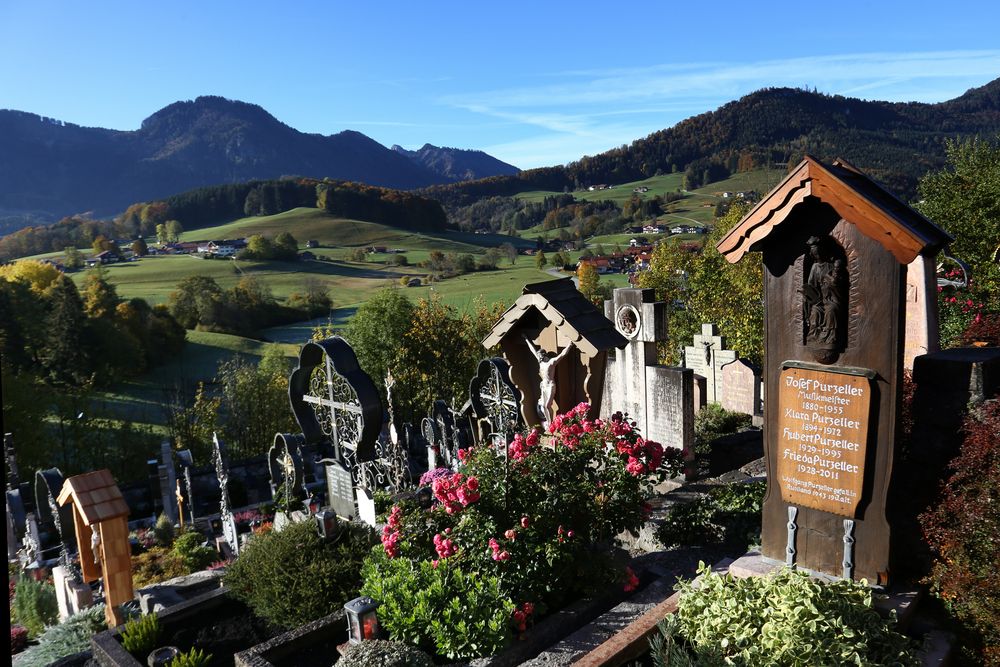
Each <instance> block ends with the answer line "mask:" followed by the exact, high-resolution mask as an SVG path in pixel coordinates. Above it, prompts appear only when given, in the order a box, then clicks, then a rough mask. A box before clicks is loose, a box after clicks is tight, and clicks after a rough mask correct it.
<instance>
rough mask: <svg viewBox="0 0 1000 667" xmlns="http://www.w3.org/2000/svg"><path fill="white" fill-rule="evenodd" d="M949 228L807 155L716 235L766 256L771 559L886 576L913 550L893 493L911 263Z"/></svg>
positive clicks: (849, 170) (851, 172)
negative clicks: (895, 516) (902, 547)
mask: <svg viewBox="0 0 1000 667" xmlns="http://www.w3.org/2000/svg"><path fill="white" fill-rule="evenodd" d="M949 240H950V237H949V236H948V235H947V234H946V233H944V232H943V231H941V230H940V229H939V228H938V227H936V226H935V225H934V224H933V223H931V222H930V221H928V220H927V219H926V218H924V217H923V216H922V215H920V214H919V213H917V212H916V211H914V210H913V209H911V208H909V207H908V206H906V205H905V204H903V203H902V202H900V201H899V200H898V199H896V198H895V197H893V196H892V195H890V194H889V193H887V192H886V191H885V190H883V189H882V188H881V187H880V186H879V185H877V184H876V183H875V182H874V181H872V180H871V179H869V178H868V177H867V176H865V175H864V174H862V173H861V172H859V171H858V170H857V169H856V168H854V167H853V166H851V165H850V164H848V163H846V162H844V161H840V160H838V161H835V162H834V163H833V164H832V165H826V164H823V163H821V162H819V161H818V160H816V159H814V158H812V157H806V158H805V159H804V160H803V161H802V162H801V163H800V164H799V165H798V166H797V167H795V169H794V170H792V172H791V173H790V174H789V175H788V176H787V177H786V178H785V179H784V180H783V181H782V182H781V184H779V185H778V186H777V187H776V188H775V189H774V190H772V191H771V192H770V193H769V194H768V195H767V196H766V197H765V198H764V199H763V200H762V201H761V202H760V203H759V204H757V206H755V207H754V208H753V210H751V211H750V212H749V213H748V214H747V215H746V216H745V217H744V218H743V220H741V221H740V222H739V224H738V225H737V226H736V227H735V228H733V230H732V231H730V233H729V234H728V235H726V237H725V238H723V239H722V241H720V242H719V244H718V246H717V247H718V250H719V252H721V253H722V254H723V256H725V258H726V259H727V260H728V261H730V262H736V261H738V260H739V259H740V258H741V257H743V256H744V255H745V254H746V253H747V252H751V251H759V252H761V253H762V254H763V265H764V268H763V271H764V296H765V304H766V305H765V325H764V326H765V344H764V349H765V351H766V359H765V370H764V382H765V383H766V386H765V392H764V393H765V396H766V406H765V409H764V415H765V422H764V446H765V455H766V461H767V475H768V490H767V496H766V497H765V500H764V509H763V534H762V553H763V555H764V556H765V557H767V558H773V559H779V560H783V561H785V562H787V563H790V564H796V565H799V566H802V567H804V568H807V569H810V570H813V571H818V572H823V573H827V574H832V575H836V576H843V577H845V578H856V579H860V578H866V579H868V580H869V581H870V582H872V583H885V582H887V581H888V579H889V572H890V568H891V561H892V559H893V558H894V557H896V556H898V555H903V556H905V554H894V553H893V551H892V547H893V542H894V539H895V538H894V536H893V522H892V519H891V510H892V507H891V506H892V502H893V499H892V493H890V491H891V487H892V484H893V472H894V469H893V459H894V456H895V455H896V452H895V449H896V421H897V415H898V411H899V402H900V387H901V382H902V371H903V364H902V354H903V341H904V318H905V306H904V293H905V288H906V270H907V265H909V264H910V263H911V262H914V260H915V259H917V258H919V257H922V258H925V259H927V258H930V259H933V257H934V255H935V254H936V253H937V252H938V250H939V249H940V248H941V247H942V246H943V245H944V244H945V243H947V242H948V241H949ZM895 483H896V484H897V485H898V484H900V481H899V480H898V479H897V480H895ZM899 492H901V493H905V492H906V491H905V489H899Z"/></svg>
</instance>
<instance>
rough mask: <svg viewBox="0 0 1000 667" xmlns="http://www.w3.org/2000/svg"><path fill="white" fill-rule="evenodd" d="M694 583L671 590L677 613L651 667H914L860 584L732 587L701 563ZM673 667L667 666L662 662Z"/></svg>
mask: <svg viewBox="0 0 1000 667" xmlns="http://www.w3.org/2000/svg"><path fill="white" fill-rule="evenodd" d="M699 574H700V575H701V578H700V579H699V580H698V581H697V584H695V582H691V581H682V582H680V583H679V584H678V585H677V587H676V588H677V590H678V591H680V599H679V601H678V605H677V613H676V614H673V615H671V616H669V617H668V618H667V619H666V622H665V623H664V624H663V625H662V626H661V635H660V637H659V639H657V640H654V641H653V642H651V643H652V655H653V662H654V664H658V665H667V664H669V665H684V664H692V663H685V661H684V659H683V658H681V657H679V655H678V652H679V651H680V650H682V647H683V649H685V650H686V651H687V652H688V656H687V657H688V658H693V663H696V664H698V665H723V664H725V665H774V666H782V665H848V664H849V665H916V664H919V661H918V660H917V656H916V647H915V645H914V642H913V641H912V640H910V639H909V638H907V637H906V636H904V635H902V634H899V633H898V632H895V631H894V630H893V626H894V625H895V619H894V618H892V619H889V620H885V619H883V618H882V617H880V616H879V614H878V612H877V611H875V610H874V609H872V593H871V590H870V589H869V588H868V586H867V584H865V583H864V582H862V583H855V582H851V581H843V580H842V581H836V582H833V583H828V584H824V583H820V582H818V581H816V580H813V579H810V578H809V576H808V575H806V574H804V573H802V572H799V571H796V570H789V569H781V570H779V571H778V572H776V573H774V574H772V575H770V576H767V577H747V578H745V579H736V578H734V577H732V576H730V575H718V574H714V573H712V571H711V569H710V568H708V567H707V566H705V565H704V563H702V564H701V565H700V567H699ZM671 655H672V656H673V660H672V661H670V656H671Z"/></svg>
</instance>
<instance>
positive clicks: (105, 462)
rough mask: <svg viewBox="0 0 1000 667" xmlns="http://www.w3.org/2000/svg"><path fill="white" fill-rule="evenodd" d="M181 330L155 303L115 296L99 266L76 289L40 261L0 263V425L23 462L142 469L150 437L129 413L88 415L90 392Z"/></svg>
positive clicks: (126, 373)
mask: <svg viewBox="0 0 1000 667" xmlns="http://www.w3.org/2000/svg"><path fill="white" fill-rule="evenodd" d="M184 339H185V335H184V329H183V327H181V326H180V325H179V324H178V323H177V321H176V320H175V319H174V317H173V316H172V315H171V314H170V312H169V311H168V310H167V309H166V308H165V307H164V306H152V307H151V306H150V305H149V304H148V303H146V301H144V300H143V299H128V300H126V299H122V298H120V297H119V296H118V294H117V292H116V290H115V287H114V286H113V285H111V284H110V283H109V282H108V281H107V280H106V278H105V276H104V274H103V272H102V271H100V270H94V271H91V272H90V273H88V274H87V275H86V276H85V277H84V279H83V282H82V285H81V286H80V288H79V289H78V288H77V286H76V284H75V283H74V282H73V281H72V280H71V279H70V278H68V277H67V276H65V275H64V274H62V273H61V272H59V271H58V270H57V269H56V268H55V267H53V266H52V265H50V264H47V263H44V262H37V261H30V260H22V261H20V262H17V263H15V264H10V265H6V266H3V267H0V374H2V378H3V392H2V393H3V414H4V429H5V430H6V431H9V432H12V433H14V434H15V437H16V441H15V442H16V445H17V455H18V461H19V463H20V464H21V465H22V466H23V469H25V470H34V469H37V468H48V467H51V466H53V465H56V466H58V467H59V468H60V469H61V470H62V471H63V472H64V473H65V474H75V473H78V472H85V471H87V470H92V469H95V468H102V467H106V468H110V469H111V470H112V472H113V474H115V476H116V477H118V478H120V479H132V478H135V477H136V476H138V475H141V474H143V470H144V465H145V461H146V459H147V458H148V455H149V454H150V452H151V451H152V448H153V447H154V446H155V440H156V439H155V437H154V436H153V434H152V433H151V432H150V431H149V430H148V429H147V428H143V427H139V426H137V425H136V424H134V423H132V422H131V421H130V420H129V419H121V420H116V419H108V418H101V417H96V416H94V414H93V410H92V407H93V402H94V399H95V394H94V392H95V390H96V389H98V388H101V387H107V386H109V385H111V384H113V383H115V382H117V381H120V380H122V379H126V378H130V377H135V376H137V375H140V374H142V373H144V372H146V371H147V370H149V369H150V368H152V367H154V366H156V365H159V364H161V363H163V362H164V361H166V360H167V359H170V358H171V357H173V356H175V355H177V354H179V353H180V351H181V349H182V348H183V346H184Z"/></svg>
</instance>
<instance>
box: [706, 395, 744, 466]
mask: <svg viewBox="0 0 1000 667" xmlns="http://www.w3.org/2000/svg"><path fill="white" fill-rule="evenodd" d="M752 422H753V418H752V417H751V416H750V415H746V414H743V413H742V412H730V411H729V410H726V409H725V408H723V407H722V406H721V405H719V404H718V403H709V404H708V405H706V406H705V407H703V408H702V409H701V410H699V411H698V414H697V415H695V417H694V446H695V451H696V452H697V453H698V454H707V453H709V451H711V445H712V441H714V440H715V439H717V438H721V437H722V436H725V435H731V434H733V433H738V432H740V431H743V430H745V429H746V428H748V427H749V426H750V424H751V423H752Z"/></svg>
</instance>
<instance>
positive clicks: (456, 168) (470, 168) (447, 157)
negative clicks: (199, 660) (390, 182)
mask: <svg viewBox="0 0 1000 667" xmlns="http://www.w3.org/2000/svg"><path fill="white" fill-rule="evenodd" d="M391 150H393V151H396V152H397V153H399V154H400V155H405V156H406V157H408V158H410V159H411V160H413V162H415V163H416V164H419V165H421V166H422V167H424V168H426V169H430V170H431V171H433V172H434V173H436V174H439V175H441V176H443V177H445V178H447V179H448V180H450V181H472V180H476V179H480V178H486V177H487V176H514V175H516V174H519V173H520V171H521V170H520V169H518V168H517V167H515V166H514V165H511V164H507V163H506V162H502V161H500V160H498V159H496V158H495V157H493V156H491V155H489V154H487V153H484V152H483V151H480V150H470V149H463V148H444V147H441V146H435V145H434V144H424V145H423V146H421V147H420V149H419V150H416V151H410V150H406V149H405V148H403V147H402V146H400V145H398V144H393V146H392V149H391Z"/></svg>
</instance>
